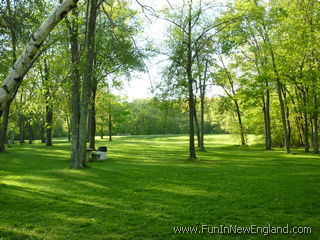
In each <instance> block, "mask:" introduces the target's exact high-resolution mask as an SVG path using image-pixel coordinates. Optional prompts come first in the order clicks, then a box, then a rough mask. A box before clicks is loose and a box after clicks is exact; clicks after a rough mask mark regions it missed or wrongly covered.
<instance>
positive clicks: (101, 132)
mask: <svg viewBox="0 0 320 240" xmlns="http://www.w3.org/2000/svg"><path fill="white" fill-rule="evenodd" d="M100 138H101V139H103V127H102V126H101V129H100Z"/></svg>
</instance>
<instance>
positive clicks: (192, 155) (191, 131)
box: [186, 2, 197, 160]
mask: <svg viewBox="0 0 320 240" xmlns="http://www.w3.org/2000/svg"><path fill="white" fill-rule="evenodd" d="M187 35H188V36H187V59H186V60H187V64H186V73H187V80H188V98H189V99H188V103H189V158H188V159H189V160H195V159H197V156H196V149H195V146H194V121H193V120H194V116H195V115H196V112H195V103H194V93H193V77H192V63H193V60H192V55H193V54H192V52H193V51H192V2H191V3H190V4H189V14H188V29H187Z"/></svg>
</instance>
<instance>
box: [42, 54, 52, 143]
mask: <svg viewBox="0 0 320 240" xmlns="http://www.w3.org/2000/svg"><path fill="white" fill-rule="evenodd" d="M49 71H50V70H49V66H48V63H47V60H46V59H44V78H45V82H44V83H43V84H44V86H45V88H46V92H45V102H46V124H45V126H46V145H47V146H52V120H53V103H52V100H53V99H52V97H51V94H50V89H49V86H46V84H47V83H48V82H49V78H50V72H49Z"/></svg>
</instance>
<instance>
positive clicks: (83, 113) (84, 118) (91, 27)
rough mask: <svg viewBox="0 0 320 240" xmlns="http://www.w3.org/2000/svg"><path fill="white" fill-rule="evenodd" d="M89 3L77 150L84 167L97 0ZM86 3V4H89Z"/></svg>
mask: <svg viewBox="0 0 320 240" xmlns="http://www.w3.org/2000/svg"><path fill="white" fill-rule="evenodd" d="M89 3H90V17H89V24H88V39H87V44H88V51H87V61H86V70H85V77H84V79H83V83H82V98H81V107H80V124H79V148H80V160H81V162H82V164H83V166H85V162H86V148H87V145H86V140H87V126H88V112H87V109H88V107H89V104H90V99H91V93H92V75H93V65H94V56H95V49H94V47H95V44H94V41H95V28H96V18H97V12H98V6H97V0H92V1H90V2H89ZM89 3H88V4H89Z"/></svg>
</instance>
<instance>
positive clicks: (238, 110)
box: [234, 99, 247, 146]
mask: <svg viewBox="0 0 320 240" xmlns="http://www.w3.org/2000/svg"><path fill="white" fill-rule="evenodd" d="M234 104H235V105H236V111H237V117H238V123H239V130H240V138H241V146H246V145H247V144H246V140H245V136H244V128H243V124H242V118H241V112H240V107H239V104H238V101H237V100H236V99H234Z"/></svg>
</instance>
